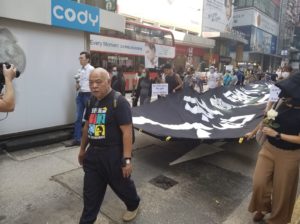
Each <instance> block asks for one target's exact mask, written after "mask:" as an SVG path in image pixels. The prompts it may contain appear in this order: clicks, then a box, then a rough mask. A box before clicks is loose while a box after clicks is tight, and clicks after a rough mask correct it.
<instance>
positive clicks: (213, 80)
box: [207, 66, 220, 89]
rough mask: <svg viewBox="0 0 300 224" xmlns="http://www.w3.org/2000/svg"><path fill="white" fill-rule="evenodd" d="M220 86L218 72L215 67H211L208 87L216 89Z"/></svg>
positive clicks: (208, 75)
mask: <svg viewBox="0 0 300 224" xmlns="http://www.w3.org/2000/svg"><path fill="white" fill-rule="evenodd" d="M219 85H220V77H219V75H218V73H217V72H216V69H215V67H214V66H210V67H209V71H208V73H207V86H208V89H214V88H216V87H218V86H219Z"/></svg>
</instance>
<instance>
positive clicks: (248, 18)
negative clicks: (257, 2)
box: [233, 9, 279, 36]
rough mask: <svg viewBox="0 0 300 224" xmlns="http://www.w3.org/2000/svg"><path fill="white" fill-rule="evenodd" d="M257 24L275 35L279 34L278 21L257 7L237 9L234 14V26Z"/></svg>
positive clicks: (256, 25)
mask: <svg viewBox="0 0 300 224" xmlns="http://www.w3.org/2000/svg"><path fill="white" fill-rule="evenodd" d="M248 25H251V26H255V27H257V28H259V29H262V30H264V31H266V32H268V33H270V34H272V35H274V36H278V32H279V25H278V23H277V22H276V21H275V20H273V19H271V18H269V17H268V16H265V15H263V14H262V13H261V12H259V11H257V10H255V9H245V10H237V11H235V12H234V16H233V27H240V26H248Z"/></svg>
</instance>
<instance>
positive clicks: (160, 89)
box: [152, 83, 169, 96]
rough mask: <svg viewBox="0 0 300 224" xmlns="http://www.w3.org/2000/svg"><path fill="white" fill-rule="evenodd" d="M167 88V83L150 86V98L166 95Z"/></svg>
mask: <svg viewBox="0 0 300 224" xmlns="http://www.w3.org/2000/svg"><path fill="white" fill-rule="evenodd" d="M168 90H169V87H168V84H167V83H161V84H152V96H157V95H167V94H168V93H169V92H168Z"/></svg>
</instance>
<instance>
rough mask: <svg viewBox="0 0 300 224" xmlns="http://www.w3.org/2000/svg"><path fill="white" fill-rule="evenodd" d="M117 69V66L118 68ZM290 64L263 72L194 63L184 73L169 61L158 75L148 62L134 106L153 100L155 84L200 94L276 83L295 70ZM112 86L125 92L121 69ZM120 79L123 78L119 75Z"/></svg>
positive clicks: (135, 90) (114, 74) (138, 80)
mask: <svg viewBox="0 0 300 224" xmlns="http://www.w3.org/2000/svg"><path fill="white" fill-rule="evenodd" d="M114 68H115V70H116V69H117V68H116V67H114ZM291 71H292V69H291V67H290V66H283V67H279V68H278V69H277V70H276V71H273V72H268V71H267V72H266V73H261V72H259V71H254V70H251V69H245V68H243V67H236V68H233V67H232V66H230V67H228V68H227V67H226V69H225V70H224V73H221V72H218V70H217V68H216V67H215V66H213V65H211V66H210V67H209V68H206V69H205V71H204V72H200V71H198V70H197V69H195V68H194V67H193V66H186V69H185V70H184V71H183V72H181V73H180V74H179V73H177V72H176V71H175V69H174V68H173V66H172V65H171V64H165V65H164V66H163V67H162V69H160V72H159V73H158V75H157V76H154V77H151V76H150V73H151V72H150V71H149V69H147V68H145V66H144V65H140V66H139V69H138V74H137V77H136V85H135V86H134V88H133V92H132V105H133V106H137V105H143V104H147V103H150V101H151V92H152V89H151V88H152V84H154V83H167V84H168V86H169V93H172V92H176V91H178V90H180V89H186V88H191V89H193V90H195V91H197V92H199V93H204V92H205V91H207V90H208V89H214V88H217V87H220V86H227V87H228V86H244V85H247V84H249V83H253V82H256V81H261V80H264V81H268V82H276V81H277V80H281V79H283V78H286V77H287V76H289V74H290V73H291ZM111 76H112V88H113V89H115V90H117V91H119V92H121V93H122V94H123V95H124V94H125V91H124V90H125V81H124V77H123V76H122V73H121V72H114V71H112V73H111ZM116 77H122V79H123V81H122V82H120V81H119V83H122V85H121V86H120V85H116V84H115V82H117V81H116V80H118V79H117V78H116ZM119 79H120V78H119Z"/></svg>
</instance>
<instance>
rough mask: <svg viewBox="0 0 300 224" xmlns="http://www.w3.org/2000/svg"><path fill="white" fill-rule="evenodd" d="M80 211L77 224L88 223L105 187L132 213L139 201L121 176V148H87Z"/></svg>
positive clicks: (100, 202) (93, 217) (90, 222)
mask: <svg viewBox="0 0 300 224" xmlns="http://www.w3.org/2000/svg"><path fill="white" fill-rule="evenodd" d="M83 170H84V186H83V200H84V208H83V212H82V215H81V219H80V224H92V223H94V221H95V220H96V219H97V215H98V213H99V210H100V206H101V204H102V201H103V198H104V195H105V191H106V187H107V185H109V186H110V187H111V189H112V190H113V191H114V192H115V193H116V194H117V196H118V197H119V198H120V199H121V200H122V201H123V202H124V203H125V205H126V207H127V210H129V211H133V210H135V209H136V208H137V207H138V205H139V202H140V198H139V196H138V195H137V192H136V188H135V185H134V182H133V181H132V180H131V179H130V178H124V177H123V174H122V148H121V147H120V146H111V147H107V148H98V147H93V146H90V147H89V148H88V149H87V151H86V154H85V158H84V161H83Z"/></svg>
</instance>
